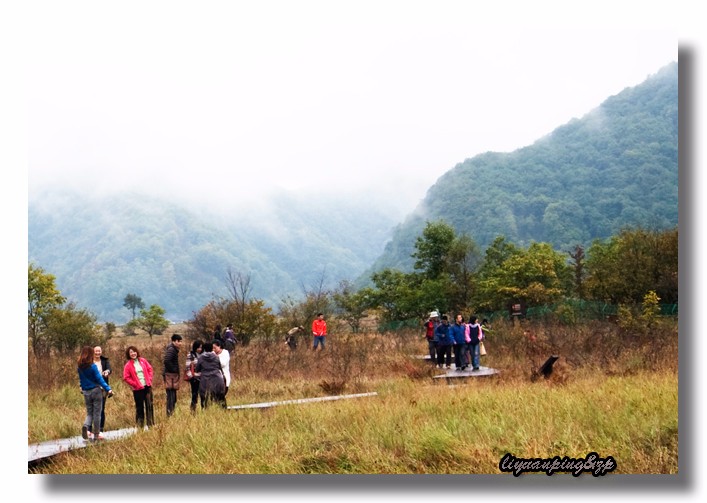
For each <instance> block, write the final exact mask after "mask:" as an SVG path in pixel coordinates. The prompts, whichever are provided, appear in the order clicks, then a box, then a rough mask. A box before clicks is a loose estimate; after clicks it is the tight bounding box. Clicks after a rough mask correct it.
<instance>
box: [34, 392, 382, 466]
mask: <svg viewBox="0 0 707 503" xmlns="http://www.w3.org/2000/svg"><path fill="white" fill-rule="evenodd" d="M376 395H378V393H377V392H375V391H374V392H371V393H358V394H354V395H336V396H323V397H315V398H300V399H298V400H284V401H282V402H263V403H249V404H245V405H231V406H229V407H227V408H228V409H229V410H242V409H264V408H268V407H275V406H278V405H290V404H302V403H312V402H328V401H331V400H345V399H348V398H362V397H367V396H376ZM137 431H138V429H137V428H124V429H122V430H113V431H105V432H103V436H104V437H105V440H99V441H98V442H95V443H94V442H90V441H88V440H84V439H83V438H81V436H80V435H79V436H76V437H70V438H61V439H58V440H47V441H46V442H41V443H39V444H30V445H28V446H27V449H28V451H27V462H28V463H32V462H35V461H39V460H40V459H44V458H48V457H51V456H54V455H56V454H59V453H62V452H67V451H71V450H74V449H83V448H85V447H92V446H94V445H99V444H101V443H103V442H108V441H111V440H118V439H121V438H126V437H129V436H130V435H133V434H135V433H137Z"/></svg>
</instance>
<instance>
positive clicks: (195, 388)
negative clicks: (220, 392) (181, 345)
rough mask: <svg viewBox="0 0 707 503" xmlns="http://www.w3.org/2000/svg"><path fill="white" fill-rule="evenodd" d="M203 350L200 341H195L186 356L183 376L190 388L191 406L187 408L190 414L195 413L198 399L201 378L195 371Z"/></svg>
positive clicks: (202, 344)
mask: <svg viewBox="0 0 707 503" xmlns="http://www.w3.org/2000/svg"><path fill="white" fill-rule="evenodd" d="M203 350H204V343H203V342H201V341H200V340H195V341H194V342H193V343H192V345H191V351H190V352H189V354H187V363H186V370H185V374H186V376H187V379H188V380H189V384H190V386H191V404H190V405H189V408H190V409H191V411H192V412H194V411H196V403H197V401H198V398H199V378H200V377H201V374H200V373H199V372H197V371H196V362H197V361H198V359H199V355H200V354H201V353H202V351H203Z"/></svg>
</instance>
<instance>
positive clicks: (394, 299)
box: [371, 269, 420, 321]
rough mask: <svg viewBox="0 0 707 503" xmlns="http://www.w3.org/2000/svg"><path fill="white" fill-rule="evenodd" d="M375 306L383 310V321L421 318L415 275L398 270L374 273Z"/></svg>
mask: <svg viewBox="0 0 707 503" xmlns="http://www.w3.org/2000/svg"><path fill="white" fill-rule="evenodd" d="M371 280H372V281H373V284H374V285H375V287H376V288H375V290H374V293H373V296H372V301H373V305H375V306H376V307H378V308H379V309H380V310H381V315H382V318H383V321H397V320H408V319H410V318H415V317H420V301H419V282H418V281H417V277H416V275H414V274H405V273H404V272H402V271H399V270H397V269H383V270H382V271H379V272H376V273H373V274H372V275H371Z"/></svg>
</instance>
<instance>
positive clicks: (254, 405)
mask: <svg viewBox="0 0 707 503" xmlns="http://www.w3.org/2000/svg"><path fill="white" fill-rule="evenodd" d="M376 395H378V393H377V392H375V391H373V392H371V393H358V394H355V395H335V396H321V397H316V398H300V399H298V400H284V401H282V402H263V403H249V404H245V405H229V406H228V407H227V408H228V409H229V410H242V409H265V408H268V407H276V406H278V405H291V404H300V403H312V402H328V401H331V400H345V399H348V398H362V397H366V396H376Z"/></svg>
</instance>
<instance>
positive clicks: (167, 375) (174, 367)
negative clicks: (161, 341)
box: [162, 334, 182, 417]
mask: <svg viewBox="0 0 707 503" xmlns="http://www.w3.org/2000/svg"><path fill="white" fill-rule="evenodd" d="M180 347H182V336H181V335H179V334H174V335H173V336H172V342H170V343H169V345H168V346H167V347H166V348H165V351H164V362H163V363H164V370H163V372H162V377H163V379H164V388H165V390H166V391H167V417H169V416H171V415H172V414H173V413H174V408H175V407H176V405H177V390H178V389H179V382H180V378H181V376H180V373H179V348H180Z"/></svg>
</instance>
